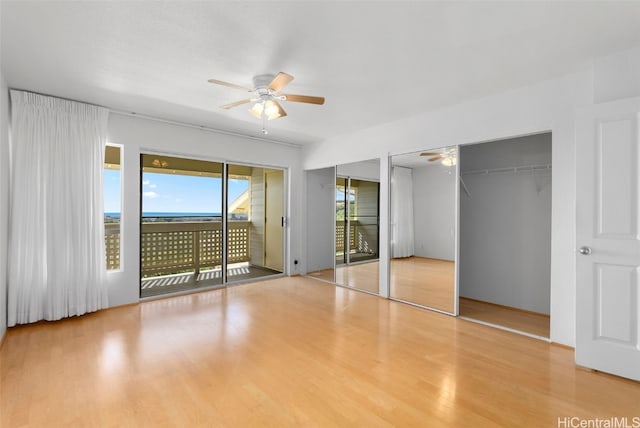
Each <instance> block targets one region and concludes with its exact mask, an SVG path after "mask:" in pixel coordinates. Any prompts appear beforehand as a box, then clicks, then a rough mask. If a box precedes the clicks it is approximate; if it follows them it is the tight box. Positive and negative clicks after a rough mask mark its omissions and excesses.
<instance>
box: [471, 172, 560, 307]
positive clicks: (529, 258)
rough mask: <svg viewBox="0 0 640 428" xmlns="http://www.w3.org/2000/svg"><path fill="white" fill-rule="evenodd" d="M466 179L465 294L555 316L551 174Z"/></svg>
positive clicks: (498, 175) (504, 175)
mask: <svg viewBox="0 0 640 428" xmlns="http://www.w3.org/2000/svg"><path fill="white" fill-rule="evenodd" d="M463 178H464V180H465V183H466V185H467V187H468V189H469V191H470V193H471V196H470V197H467V196H466V195H465V194H464V192H462V194H461V198H460V260H459V267H460V270H459V272H460V280H459V289H460V296H463V297H470V298H472V299H477V300H482V301H486V302H493V303H497V304H499V305H505V306H511V307H515V308H520V309H525V310H528V311H533V312H538V313H543V314H549V302H550V271H551V265H550V250H551V175H550V174H549V173H545V174H537V175H534V174H531V173H510V174H489V175H470V176H463Z"/></svg>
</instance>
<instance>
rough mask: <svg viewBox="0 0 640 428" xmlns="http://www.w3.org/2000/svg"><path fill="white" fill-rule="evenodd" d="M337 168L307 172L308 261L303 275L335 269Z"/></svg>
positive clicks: (306, 258)
mask: <svg viewBox="0 0 640 428" xmlns="http://www.w3.org/2000/svg"><path fill="white" fill-rule="evenodd" d="M335 174H336V170H335V168H334V167H329V168H323V169H317V170H311V171H306V172H305V176H306V180H305V181H306V191H305V195H306V198H305V199H306V201H305V202H306V222H305V223H306V225H305V227H306V232H305V236H306V240H305V241H306V257H305V259H304V261H303V265H304V273H307V272H314V271H318V270H323V269H329V268H333V262H334V258H335V251H334V247H333V246H334V242H333V239H334V237H333V234H334V227H335V224H334V217H335V212H334V209H335V208H334V206H335V205H334V204H335V197H336V192H335Z"/></svg>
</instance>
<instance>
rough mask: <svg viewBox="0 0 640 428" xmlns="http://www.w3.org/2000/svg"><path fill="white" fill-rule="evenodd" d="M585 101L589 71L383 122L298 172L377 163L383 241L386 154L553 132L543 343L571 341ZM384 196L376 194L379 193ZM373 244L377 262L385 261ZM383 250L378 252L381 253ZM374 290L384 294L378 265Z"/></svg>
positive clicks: (335, 144)
mask: <svg viewBox="0 0 640 428" xmlns="http://www.w3.org/2000/svg"><path fill="white" fill-rule="evenodd" d="M592 102H593V72H592V70H588V71H582V72H577V73H573V74H568V75H566V76H563V77H561V78H557V79H553V80H548V81H545V82H542V83H539V84H536V85H530V86H526V87H522V88H519V89H516V90H512V91H508V92H504V93H501V94H496V95H493V96H490V97H485V98H481V99H478V100H475V101H470V102H468V103H464V104H459V105H455V106H451V107H448V108H443V109H441V110H437V111H434V112H425V113H419V114H416V115H415V116H412V117H409V118H406V119H402V120H398V121H394V122H389V123H384V124H381V125H378V126H376V127H373V128H369V129H365V130H362V131H359V132H355V133H352V134H349V135H343V136H339V137H336V138H333V139H331V140H327V141H324V142H322V143H319V144H316V145H313V146H309V147H306V148H305V149H304V167H305V168H308V169H310V168H321V167H324V166H329V165H334V164H336V163H338V162H356V161H359V160H364V159H370V158H371V157H379V158H380V159H381V170H380V172H381V206H380V213H381V219H380V223H381V224H380V242H388V241H389V228H388V224H389V206H388V196H387V193H386V191H387V189H388V183H389V176H388V167H387V165H388V164H387V156H388V155H389V154H398V153H408V152H415V151H419V150H424V149H432V148H438V147H444V146H451V145H457V144H469V143H476V142H482V141H492V140H498V139H504V138H509V137H514V136H522V135H529V134H537V133H540V132H544V131H553V155H552V157H553V165H554V177H553V188H552V224H551V228H552V238H551V258H552V265H551V340H553V341H554V342H558V343H562V344H565V345H569V346H574V343H575V285H576V282H575V257H576V256H575V252H574V248H575V138H574V113H575V111H576V110H577V109H579V108H581V107H584V106H588V105H590V104H591V103H592ZM383 192H384V194H382V193H383ZM387 249H388V248H387V246H386V245H381V254H380V258H381V260H385V259H386V257H387V254H386V253H387ZM383 251H384V254H383ZM380 265H381V271H380V292H381V294H382V295H388V283H387V278H388V270H387V265H386V263H381V264H380Z"/></svg>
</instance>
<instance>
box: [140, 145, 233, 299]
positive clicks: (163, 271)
mask: <svg viewBox="0 0 640 428" xmlns="http://www.w3.org/2000/svg"><path fill="white" fill-rule="evenodd" d="M140 158H141V177H140V193H141V208H142V210H141V218H140V271H141V272H140V278H141V281H140V282H141V283H140V296H141V297H149V296H155V295H159V294H165V293H174V292H180V291H186V290H191V289H194V288H199V287H203V286H211V285H220V284H223V278H222V264H223V260H222V254H223V253H222V249H223V233H222V231H223V229H222V169H223V165H222V164H221V163H218V162H208V161H201V160H194V159H187V158H178V157H171V156H159V155H152V154H142V155H141V157H140Z"/></svg>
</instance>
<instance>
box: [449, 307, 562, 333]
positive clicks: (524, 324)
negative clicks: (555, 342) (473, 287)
mask: <svg viewBox="0 0 640 428" xmlns="http://www.w3.org/2000/svg"><path fill="white" fill-rule="evenodd" d="M459 315H460V316H463V317H468V318H473V319H476V320H479V321H483V322H487V323H490V324H496V325H500V326H503V327H508V328H511V329H514V330H518V331H523V332H525V333H530V334H534V335H536V336H541V337H547V338H548V337H549V329H550V325H549V324H550V323H549V315H544V314H536V313H534V312H529V311H522V310H519V309H515V308H509V307H507V306H501V305H495V304H493V303H487V302H480V301H478V300H473V299H467V298H464V297H460V307H459Z"/></svg>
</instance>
